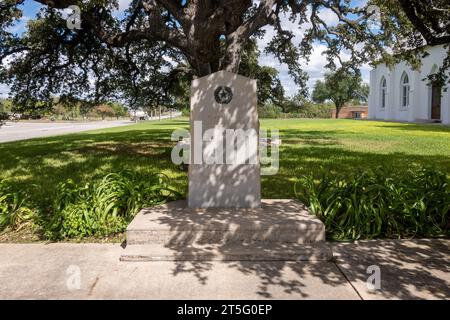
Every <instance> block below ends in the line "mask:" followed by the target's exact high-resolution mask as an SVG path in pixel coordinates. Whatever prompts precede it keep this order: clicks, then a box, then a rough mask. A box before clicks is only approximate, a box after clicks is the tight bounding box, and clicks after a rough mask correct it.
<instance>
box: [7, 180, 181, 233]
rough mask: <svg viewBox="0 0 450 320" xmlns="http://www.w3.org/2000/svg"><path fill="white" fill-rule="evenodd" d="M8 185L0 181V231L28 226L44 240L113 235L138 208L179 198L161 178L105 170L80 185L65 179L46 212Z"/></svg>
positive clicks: (121, 228) (127, 222) (124, 227)
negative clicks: (104, 173) (34, 228)
mask: <svg viewBox="0 0 450 320" xmlns="http://www.w3.org/2000/svg"><path fill="white" fill-rule="evenodd" d="M10 189H11V188H10V187H9V186H8V184H7V182H6V181H2V182H1V183H0V231H3V230H4V229H6V228H7V227H8V228H10V229H11V230H18V229H20V228H22V227H23V226H24V225H25V224H33V225H34V226H35V227H37V228H39V229H40V230H41V232H42V234H43V235H44V237H45V238H46V239H49V240H57V239H68V238H78V239H79V238H83V237H105V236H109V235H113V234H117V233H120V232H123V231H125V229H126V227H127V225H128V224H129V223H130V222H131V220H132V219H133V217H134V216H135V215H136V214H137V213H138V211H139V210H141V209H142V208H144V207H151V206H154V205H157V204H160V203H164V202H166V201H168V200H172V199H177V198H179V197H180V194H179V193H178V192H177V191H175V190H173V189H172V188H170V186H169V183H168V178H167V177H166V176H164V175H161V174H155V175H153V176H150V177H145V178H142V177H140V176H137V175H135V174H132V173H130V172H121V173H111V174H108V175H106V176H105V177H102V178H97V179H93V182H91V183H87V184H85V185H78V184H76V183H75V182H74V181H72V180H70V179H69V180H67V181H65V182H63V183H60V184H59V185H58V186H57V190H56V196H55V200H54V203H53V206H52V208H51V210H45V208H33V206H32V205H30V204H29V203H27V198H26V197H25V196H23V193H20V192H15V193H13V192H11V191H10ZM31 208H33V209H31Z"/></svg>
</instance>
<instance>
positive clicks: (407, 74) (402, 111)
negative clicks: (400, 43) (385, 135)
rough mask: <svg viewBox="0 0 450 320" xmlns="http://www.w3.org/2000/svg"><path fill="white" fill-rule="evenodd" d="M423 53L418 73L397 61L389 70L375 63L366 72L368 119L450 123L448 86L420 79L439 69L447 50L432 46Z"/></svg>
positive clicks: (449, 87)
mask: <svg viewBox="0 0 450 320" xmlns="http://www.w3.org/2000/svg"><path fill="white" fill-rule="evenodd" d="M427 52H428V53H429V55H428V56H427V57H425V58H424V59H423V60H422V66H421V68H420V70H413V69H412V68H411V66H409V65H408V64H406V63H405V62H401V63H399V64H397V65H395V66H394V67H393V68H392V69H390V68H389V67H387V66H386V64H379V65H377V66H376V67H375V68H374V69H373V70H372V71H371V72H370V96H369V114H368V118H369V119H380V120H390V121H408V122H421V121H436V122H439V121H440V122H442V123H443V124H450V85H449V86H447V88H441V87H438V86H436V85H429V84H428V79H425V80H424V78H426V77H427V76H428V75H430V74H433V73H435V72H436V71H437V70H438V69H439V67H440V66H441V65H442V62H443V60H444V58H445V57H446V54H447V51H446V49H445V48H444V47H443V46H435V47H429V48H427Z"/></svg>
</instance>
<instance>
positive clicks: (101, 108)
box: [95, 104, 115, 120]
mask: <svg viewBox="0 0 450 320" xmlns="http://www.w3.org/2000/svg"><path fill="white" fill-rule="evenodd" d="M95 111H96V112H97V114H99V115H100V116H101V117H102V120H105V118H106V117H113V116H114V115H115V113H114V109H113V108H112V107H111V106H110V105H107V104H100V105H98V106H96V107H95Z"/></svg>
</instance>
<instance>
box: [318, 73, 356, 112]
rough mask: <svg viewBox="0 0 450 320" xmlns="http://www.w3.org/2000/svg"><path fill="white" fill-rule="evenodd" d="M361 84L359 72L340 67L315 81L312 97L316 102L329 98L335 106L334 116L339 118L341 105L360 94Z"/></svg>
mask: <svg viewBox="0 0 450 320" xmlns="http://www.w3.org/2000/svg"><path fill="white" fill-rule="evenodd" d="M361 86H362V79H361V75H360V73H359V72H356V71H354V70H350V69H345V68H340V69H338V70H337V71H336V72H332V73H327V74H326V75H325V79H324V81H321V80H318V81H317V82H316V84H315V86H314V91H313V94H312V99H313V101H314V102H317V103H323V102H325V101H326V100H331V101H332V102H333V103H334V105H335V107H336V118H339V112H340V111H341V109H342V107H343V106H344V105H345V104H346V103H347V102H349V101H351V100H352V99H356V98H359V97H360V96H361V92H362V90H361Z"/></svg>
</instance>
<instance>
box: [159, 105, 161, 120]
mask: <svg viewBox="0 0 450 320" xmlns="http://www.w3.org/2000/svg"><path fill="white" fill-rule="evenodd" d="M159 121H161V106H159Z"/></svg>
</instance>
